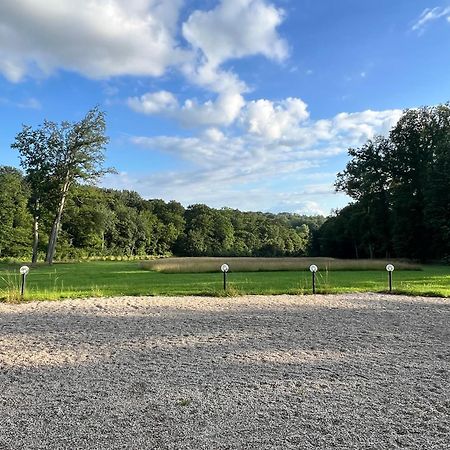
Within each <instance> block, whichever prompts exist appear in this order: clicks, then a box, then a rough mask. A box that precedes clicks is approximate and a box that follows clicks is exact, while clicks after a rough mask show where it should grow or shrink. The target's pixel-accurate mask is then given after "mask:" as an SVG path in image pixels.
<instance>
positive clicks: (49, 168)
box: [12, 107, 111, 264]
mask: <svg viewBox="0 0 450 450" xmlns="http://www.w3.org/2000/svg"><path fill="white" fill-rule="evenodd" d="M105 129H106V123H105V113H104V112H103V111H100V110H99V109H98V108H97V107H96V108H93V109H91V110H90V111H88V113H87V114H86V116H85V117H84V118H83V119H82V120H80V121H79V122H74V123H70V122H67V121H64V122H62V123H61V124H57V123H55V122H50V121H45V122H44V124H43V125H42V126H40V127H38V128H37V129H36V130H33V129H31V128H30V127H24V129H23V131H22V133H19V135H18V136H17V137H16V141H15V142H14V144H13V145H12V146H13V148H16V149H18V150H19V152H20V154H21V158H22V161H23V166H24V167H25V170H26V172H27V174H30V175H32V178H33V180H34V179H36V180H37V181H36V185H39V186H42V187H43V189H44V190H46V191H47V193H50V194H51V195H54V196H55V200H56V201H55V210H54V218H53V224H52V227H51V232H50V237H49V243H48V248H47V256H46V262H48V263H49V264H51V263H52V262H53V258H54V256H55V249H56V242H57V239H58V233H59V229H60V224H61V217H62V214H63V211H64V206H65V202H66V199H67V195H68V193H69V190H70V188H71V186H72V185H73V184H74V183H75V182H85V183H93V182H95V181H97V180H98V178H99V177H101V176H102V175H104V174H105V173H108V172H111V169H105V168H104V166H103V163H104V160H105V155H104V152H105V146H106V144H107V142H108V138H107V137H106V136H105ZM39 183H40V184H39ZM49 188H50V189H49ZM36 192H37V193H38V194H39V195H38V196H37V197H38V204H39V201H40V198H41V191H40V190H39V189H37V190H36ZM39 208H40V206H39Z"/></svg>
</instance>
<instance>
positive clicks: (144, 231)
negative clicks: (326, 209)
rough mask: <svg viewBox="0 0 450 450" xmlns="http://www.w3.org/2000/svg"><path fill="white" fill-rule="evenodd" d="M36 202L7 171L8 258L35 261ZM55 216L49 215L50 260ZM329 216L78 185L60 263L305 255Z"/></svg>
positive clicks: (0, 188)
mask: <svg viewBox="0 0 450 450" xmlns="http://www.w3.org/2000/svg"><path fill="white" fill-rule="evenodd" d="M33 202H34V199H33V197H32V196H31V190H30V187H29V185H28V183H27V178H26V177H25V176H24V175H23V174H22V172H21V171H20V170H18V169H16V168H12V167H5V166H3V167H0V221H1V223H2V226H1V228H0V230H1V231H0V257H12V258H27V259H31V256H32V247H33V245H32V244H33V233H32V230H33V222H34V218H33V214H34V206H33V205H34V203H33ZM54 213H55V212H54V210H47V209H45V210H44V209H41V211H40V229H41V231H42V232H41V238H40V240H39V242H38V251H37V254H38V257H39V259H40V260H42V259H45V257H46V255H47V247H48V242H49V237H50V236H51V230H52V227H53V223H54ZM324 220H325V218H324V217H321V216H314V217H308V216H302V215H298V214H270V213H260V212H242V211H239V210H234V209H229V208H223V209H215V208H210V207H208V206H206V205H202V204H196V205H191V206H189V207H188V208H184V207H183V206H182V205H181V204H180V203H178V202H176V201H170V202H165V201H163V200H160V199H151V200H145V199H143V198H142V197H141V196H140V195H139V194H138V193H136V192H133V191H118V190H113V189H102V188H98V187H94V186H89V185H82V184H75V185H74V186H72V188H71V190H70V192H69V194H68V195H67V198H66V201H65V207H64V214H63V215H62V218H61V227H60V232H59V237H58V245H57V247H56V259H57V260H58V259H59V260H61V259H77V258H82V257H88V256H137V257H138V256H143V257H144V256H146V255H172V254H173V255H183V256H303V255H306V254H307V253H308V252H309V250H310V246H311V241H312V235H313V233H314V232H315V231H316V230H318V229H319V227H320V225H321V223H323V221H324Z"/></svg>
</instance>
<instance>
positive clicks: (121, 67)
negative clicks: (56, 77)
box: [0, 0, 187, 82]
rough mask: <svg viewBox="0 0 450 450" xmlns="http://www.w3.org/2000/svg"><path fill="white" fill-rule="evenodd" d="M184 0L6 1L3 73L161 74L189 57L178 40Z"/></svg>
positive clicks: (1, 28)
mask: <svg viewBox="0 0 450 450" xmlns="http://www.w3.org/2000/svg"><path fill="white" fill-rule="evenodd" d="M181 5H182V0H165V1H164V2H161V1H159V0H129V1H127V2H124V1H121V0H109V1H108V2H104V1H102V0H89V1H83V2H73V1H70V0H46V1H45V2H36V1H34V0H2V1H1V2H0V61H1V62H0V72H1V73H3V75H4V76H5V77H6V78H7V79H9V80H10V81H13V82H18V81H20V80H21V79H23V77H24V76H25V75H26V74H27V73H28V72H30V71H32V70H36V69H37V70H39V71H41V72H44V73H51V72H52V71H54V70H55V69H57V68H64V69H67V70H72V71H75V72H78V73H81V74H83V75H85V76H88V77H92V78H104V77H111V76H116V75H150V76H160V75H162V74H163V73H164V72H165V70H166V68H167V67H168V66H170V65H173V64H176V63H182V62H183V61H184V60H186V59H187V54H186V52H184V51H182V50H180V49H179V48H178V47H177V43H176V41H175V38H174V36H175V33H176V31H177V30H176V25H177V21H178V12H179V10H180V7H181Z"/></svg>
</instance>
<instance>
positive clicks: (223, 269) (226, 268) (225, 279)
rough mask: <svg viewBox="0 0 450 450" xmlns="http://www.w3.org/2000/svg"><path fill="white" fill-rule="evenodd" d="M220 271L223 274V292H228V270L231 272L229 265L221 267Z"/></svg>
mask: <svg viewBox="0 0 450 450" xmlns="http://www.w3.org/2000/svg"><path fill="white" fill-rule="evenodd" d="M220 270H221V271H222V273H223V290H224V291H226V290H227V272H228V270H230V268H229V267H228V264H222V265H221V266H220Z"/></svg>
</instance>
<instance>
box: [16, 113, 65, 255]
mask: <svg viewBox="0 0 450 450" xmlns="http://www.w3.org/2000/svg"><path fill="white" fill-rule="evenodd" d="M11 147H12V148H14V149H16V150H18V151H19V157H20V165H21V167H22V168H23V169H24V171H25V175H26V181H27V183H28V185H29V187H30V191H31V193H30V198H29V207H30V210H31V213H32V215H33V252H32V263H33V264H34V263H36V261H37V257H38V246H39V223H40V219H41V215H42V212H43V211H44V210H46V209H47V210H49V209H52V205H53V204H54V201H55V190H56V187H57V186H56V185H55V179H54V177H53V175H54V172H55V158H54V154H53V148H52V147H51V146H50V145H49V142H48V130H47V122H46V123H44V125H43V126H41V127H39V128H37V129H33V128H31V127H30V126H27V125H23V127H22V131H21V132H20V133H18V134H17V135H16V138H15V141H14V143H13V144H12V145H11Z"/></svg>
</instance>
